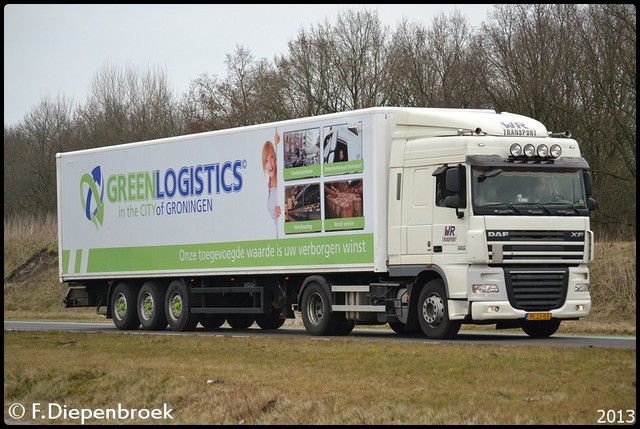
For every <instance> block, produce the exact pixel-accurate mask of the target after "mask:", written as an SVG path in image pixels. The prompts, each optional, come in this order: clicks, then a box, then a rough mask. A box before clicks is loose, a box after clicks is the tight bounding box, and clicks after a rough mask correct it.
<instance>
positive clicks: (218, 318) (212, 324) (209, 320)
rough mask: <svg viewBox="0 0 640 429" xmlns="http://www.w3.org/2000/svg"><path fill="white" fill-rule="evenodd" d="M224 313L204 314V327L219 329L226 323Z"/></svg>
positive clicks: (201, 322) (202, 322) (202, 323)
mask: <svg viewBox="0 0 640 429" xmlns="http://www.w3.org/2000/svg"><path fill="white" fill-rule="evenodd" d="M224 319H225V317H224V314H218V313H213V314H203V315H202V317H201V318H200V324H201V325H202V326H203V327H204V329H218V328H219V327H221V326H222V325H223V324H224Z"/></svg>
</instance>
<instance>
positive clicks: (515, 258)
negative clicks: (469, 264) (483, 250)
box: [487, 230, 586, 264]
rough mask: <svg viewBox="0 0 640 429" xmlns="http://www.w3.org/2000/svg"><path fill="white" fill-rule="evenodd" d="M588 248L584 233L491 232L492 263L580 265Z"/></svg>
mask: <svg viewBox="0 0 640 429" xmlns="http://www.w3.org/2000/svg"><path fill="white" fill-rule="evenodd" d="M585 248H586V241H585V234H584V231H496V230H491V231H487V252H488V255H489V263H507V264H508V263H514V264H515V263H518V264H527V263H530V264H536V263H540V262H547V263H562V264H579V263H582V262H583V260H584V253H585Z"/></svg>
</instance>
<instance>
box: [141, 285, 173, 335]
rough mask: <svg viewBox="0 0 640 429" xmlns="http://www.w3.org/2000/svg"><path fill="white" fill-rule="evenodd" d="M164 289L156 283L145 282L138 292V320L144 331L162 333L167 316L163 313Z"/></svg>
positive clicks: (165, 325)
mask: <svg viewBox="0 0 640 429" xmlns="http://www.w3.org/2000/svg"><path fill="white" fill-rule="evenodd" d="M165 294H166V287H164V286H162V285H161V284H160V283H158V282H146V283H145V284H143V285H142V287H141V288H140V292H138V306H137V308H138V318H139V319H140V324H141V325H142V329H144V330H145V331H164V330H165V328H166V327H167V316H166V314H165V311H164V298H165Z"/></svg>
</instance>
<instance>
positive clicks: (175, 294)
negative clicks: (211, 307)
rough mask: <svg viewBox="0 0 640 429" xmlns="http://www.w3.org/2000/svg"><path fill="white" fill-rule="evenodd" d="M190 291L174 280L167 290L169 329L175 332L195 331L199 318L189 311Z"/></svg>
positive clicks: (166, 312) (165, 307) (166, 311)
mask: <svg viewBox="0 0 640 429" xmlns="http://www.w3.org/2000/svg"><path fill="white" fill-rule="evenodd" d="M189 307H190V305H189V289H188V287H187V285H185V284H184V283H183V282H182V281H180V280H174V281H173V282H171V284H170V285H169V289H167V295H166V297H165V301H164V310H165V315H166V317H167V322H168V323H169V328H171V330H172V331H175V332H183V331H193V330H194V329H195V327H196V325H197V324H198V321H199V317H198V315H197V314H193V313H191V312H190V311H189Z"/></svg>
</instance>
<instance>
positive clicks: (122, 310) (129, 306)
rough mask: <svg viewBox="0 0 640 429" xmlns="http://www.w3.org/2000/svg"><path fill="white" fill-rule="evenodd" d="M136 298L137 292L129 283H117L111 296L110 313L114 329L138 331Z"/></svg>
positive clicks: (138, 321)
mask: <svg viewBox="0 0 640 429" xmlns="http://www.w3.org/2000/svg"><path fill="white" fill-rule="evenodd" d="M137 298H138V293H137V290H136V288H135V287H134V286H133V285H132V284H131V283H118V285H117V286H116V287H115V289H114V290H113V294H112V295H111V311H112V313H113V323H114V325H116V328H118V329H120V330H123V331H130V330H133V329H138V327H139V326H140V320H139V319H138V313H137V311H136V301H137Z"/></svg>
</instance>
